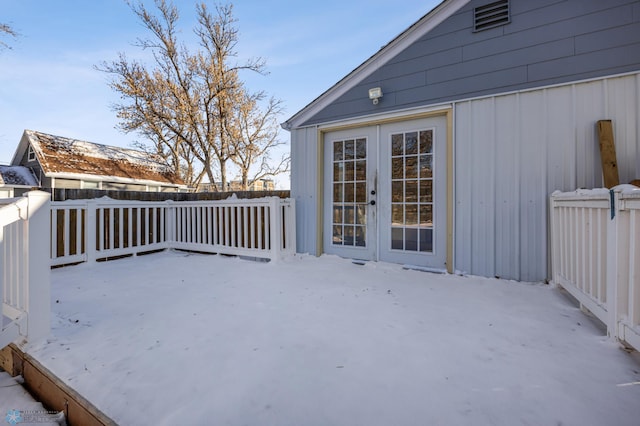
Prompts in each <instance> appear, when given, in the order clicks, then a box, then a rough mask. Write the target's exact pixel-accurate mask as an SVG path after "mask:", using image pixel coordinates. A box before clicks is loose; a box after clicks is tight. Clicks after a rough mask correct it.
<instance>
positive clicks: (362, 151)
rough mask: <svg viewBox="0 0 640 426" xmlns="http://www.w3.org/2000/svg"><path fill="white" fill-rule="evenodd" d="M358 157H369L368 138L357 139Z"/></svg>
mask: <svg viewBox="0 0 640 426" xmlns="http://www.w3.org/2000/svg"><path fill="white" fill-rule="evenodd" d="M356 158H357V159H363V158H367V140H366V139H364V138H361V139H358V140H356Z"/></svg>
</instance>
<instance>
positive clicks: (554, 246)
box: [549, 191, 560, 282]
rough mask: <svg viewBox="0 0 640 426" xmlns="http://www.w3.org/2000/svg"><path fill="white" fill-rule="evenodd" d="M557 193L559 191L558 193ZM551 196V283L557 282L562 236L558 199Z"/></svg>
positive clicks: (553, 195)
mask: <svg viewBox="0 0 640 426" xmlns="http://www.w3.org/2000/svg"><path fill="white" fill-rule="evenodd" d="M556 192H557V191H556ZM556 192H554V193H553V194H551V199H550V200H549V241H550V243H551V281H553V282H556V273H557V269H558V260H559V258H558V249H559V247H558V242H559V238H560V236H559V235H558V224H557V223H556V221H557V217H556V214H557V212H556V198H555V194H556Z"/></svg>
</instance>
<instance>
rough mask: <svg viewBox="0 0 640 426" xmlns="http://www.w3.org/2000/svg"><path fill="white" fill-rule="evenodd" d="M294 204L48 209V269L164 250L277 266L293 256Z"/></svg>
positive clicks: (107, 203)
mask: <svg viewBox="0 0 640 426" xmlns="http://www.w3.org/2000/svg"><path fill="white" fill-rule="evenodd" d="M295 226H296V225H295V203H294V200H291V199H280V198H277V197H267V198H257V199H227V200H220V201H185V202H174V201H165V202H147V201H117V200H112V199H108V198H101V199H96V200H80V201H60V202H53V203H51V233H52V238H51V265H52V266H57V265H64V264H71V263H78V262H94V261H96V260H103V259H110V258H115V257H121V256H127V255H135V254H141V253H147V252H152V251H155V250H162V249H167V248H172V249H181V250H190V251H199V252H207V253H220V254H230V255H240V256H248V257H255V258H265V259H270V260H272V261H273V260H278V259H279V258H281V257H282V256H283V255H284V254H286V253H295V250H296V246H295Z"/></svg>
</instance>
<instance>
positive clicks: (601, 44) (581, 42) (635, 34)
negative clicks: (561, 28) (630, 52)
mask: <svg viewBox="0 0 640 426" xmlns="http://www.w3.org/2000/svg"><path fill="white" fill-rule="evenodd" d="M623 43H626V44H634V43H640V22H635V23H632V24H629V25H625V26H624V27H617V28H609V29H606V30H603V31H598V32H595V33H591V34H585V35H581V36H578V37H576V54H578V55H579V54H582V53H588V52H595V51H597V50H603V49H611V48H614V47H617V46H620V45H621V44H623Z"/></svg>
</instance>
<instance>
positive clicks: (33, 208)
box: [25, 191, 51, 340]
mask: <svg viewBox="0 0 640 426" xmlns="http://www.w3.org/2000/svg"><path fill="white" fill-rule="evenodd" d="M26 196H27V198H28V200H29V206H28V213H27V215H28V216H27V218H28V219H27V222H26V225H27V236H26V238H25V239H26V241H27V244H28V256H27V259H26V262H27V277H28V289H27V301H26V310H27V315H28V316H27V337H28V338H29V340H35V339H39V338H42V337H46V336H47V335H48V334H49V332H50V330H51V282H50V274H51V266H50V264H51V263H50V256H49V250H50V247H51V244H50V241H49V238H50V235H51V228H50V226H51V225H50V209H49V203H50V199H51V194H49V193H47V192H42V191H31V192H28V193H27V195H26ZM43 239H44V240H45V241H46V242H45V243H44V244H43V241H42V240H43Z"/></svg>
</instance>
